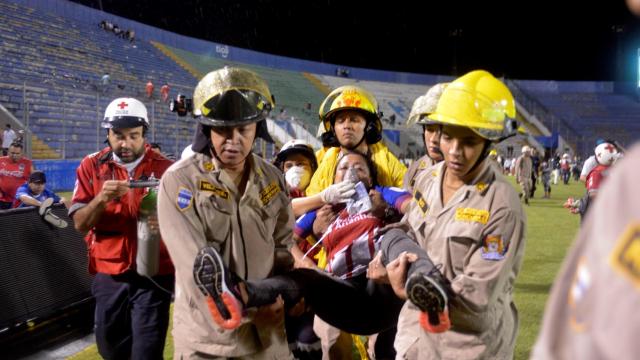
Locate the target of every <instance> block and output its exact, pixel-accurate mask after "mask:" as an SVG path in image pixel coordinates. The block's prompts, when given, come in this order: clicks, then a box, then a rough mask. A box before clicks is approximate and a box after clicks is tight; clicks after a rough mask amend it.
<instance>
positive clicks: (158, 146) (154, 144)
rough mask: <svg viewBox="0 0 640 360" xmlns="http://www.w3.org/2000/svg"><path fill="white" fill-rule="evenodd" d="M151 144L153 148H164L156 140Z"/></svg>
mask: <svg viewBox="0 0 640 360" xmlns="http://www.w3.org/2000/svg"><path fill="white" fill-rule="evenodd" d="M149 145H151V148H152V149H158V150H162V148H161V147H160V143H155V142H154V143H151V144H149Z"/></svg>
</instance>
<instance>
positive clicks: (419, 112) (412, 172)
mask: <svg viewBox="0 0 640 360" xmlns="http://www.w3.org/2000/svg"><path fill="white" fill-rule="evenodd" d="M446 87H447V84H446V83H442V84H436V85H434V86H432V87H431V88H430V89H429V90H428V91H427V93H426V94H424V95H422V96H420V97H418V98H417V99H416V100H415V101H414V102H413V106H412V107H411V112H410V113H409V119H407V123H406V125H407V126H412V125H413V124H418V125H421V126H422V134H423V135H422V140H423V142H424V149H425V151H426V155H424V156H423V157H421V158H420V159H418V160H416V161H414V162H413V163H412V164H411V166H410V167H409V170H407V173H406V174H405V176H404V180H403V188H404V189H405V190H407V191H408V192H410V193H413V184H414V183H415V179H416V177H417V176H418V174H420V173H421V172H422V171H424V170H425V169H427V168H429V167H431V166H433V165H435V164H437V163H439V162H440V161H442V160H444V157H443V155H442V151H441V150H440V130H441V128H442V126H441V125H440V124H438V123H436V122H434V121H432V120H430V119H429V117H428V116H429V115H430V114H431V113H433V112H434V111H435V109H436V106H437V105H438V99H440V96H441V95H442V92H443V91H444V89H445V88H446Z"/></svg>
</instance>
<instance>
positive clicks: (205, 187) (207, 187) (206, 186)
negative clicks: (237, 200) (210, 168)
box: [199, 180, 229, 200]
mask: <svg viewBox="0 0 640 360" xmlns="http://www.w3.org/2000/svg"><path fill="white" fill-rule="evenodd" d="M199 188H200V191H209V192H212V193H213V194H214V195H216V196H219V197H221V198H223V199H225V200H226V199H228V198H229V192H228V191H227V190H225V189H223V188H221V187H218V186H215V185H213V184H212V183H210V182H208V181H205V180H200V186H199Z"/></svg>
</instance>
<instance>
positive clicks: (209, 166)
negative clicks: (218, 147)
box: [203, 161, 213, 171]
mask: <svg viewBox="0 0 640 360" xmlns="http://www.w3.org/2000/svg"><path fill="white" fill-rule="evenodd" d="M203 167H204V170H205V171H211V170H213V163H212V162H210V161H205V163H204V165H203Z"/></svg>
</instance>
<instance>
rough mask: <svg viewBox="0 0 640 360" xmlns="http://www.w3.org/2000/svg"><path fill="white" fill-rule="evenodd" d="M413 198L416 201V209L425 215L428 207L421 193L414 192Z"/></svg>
mask: <svg viewBox="0 0 640 360" xmlns="http://www.w3.org/2000/svg"><path fill="white" fill-rule="evenodd" d="M413 198H414V199H415V200H416V204H418V207H419V208H420V210H422V213H423V214H425V215H426V214H427V211H428V210H429V205H428V204H427V201H426V200H425V199H424V196H422V193H421V192H420V191H418V190H416V191H414V192H413Z"/></svg>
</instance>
